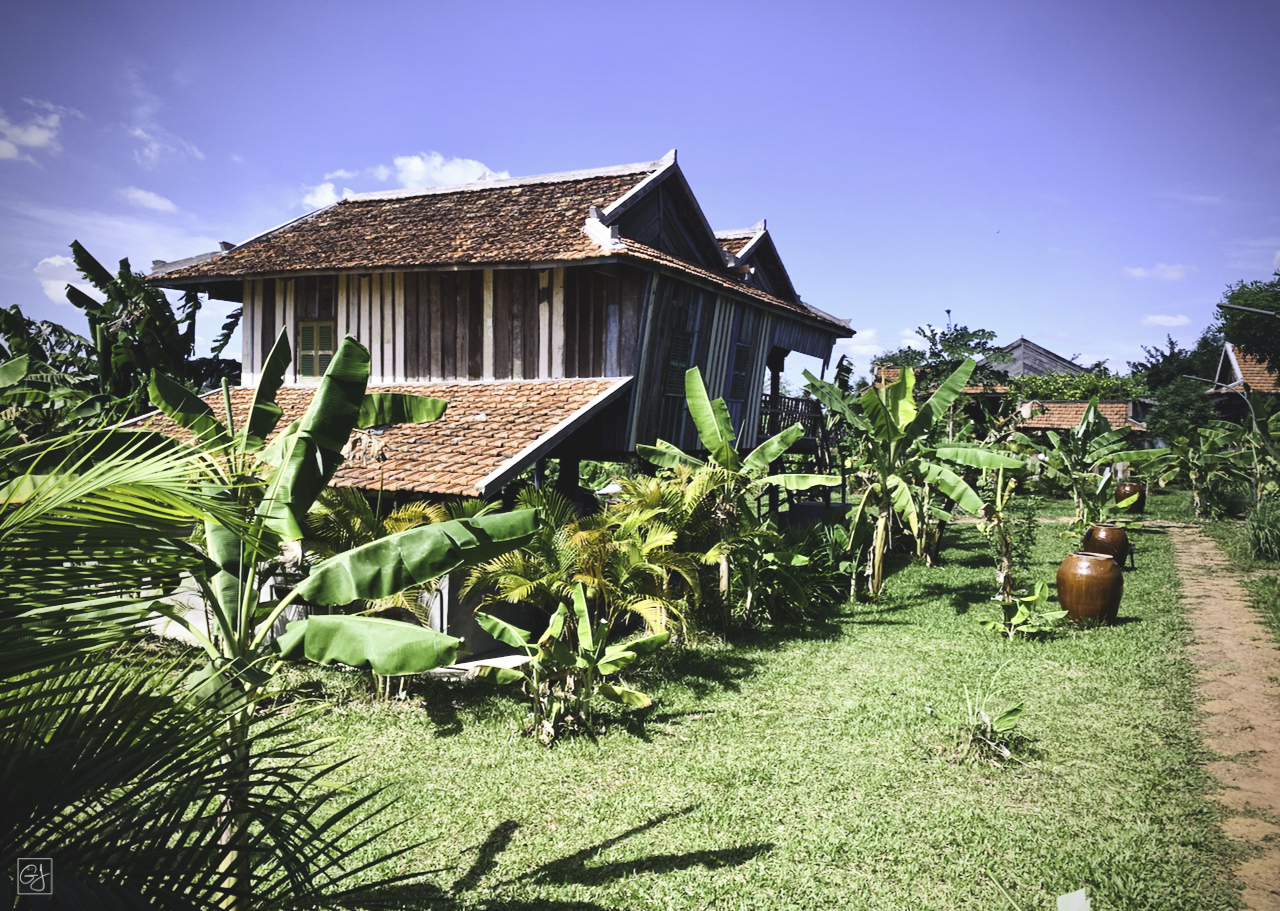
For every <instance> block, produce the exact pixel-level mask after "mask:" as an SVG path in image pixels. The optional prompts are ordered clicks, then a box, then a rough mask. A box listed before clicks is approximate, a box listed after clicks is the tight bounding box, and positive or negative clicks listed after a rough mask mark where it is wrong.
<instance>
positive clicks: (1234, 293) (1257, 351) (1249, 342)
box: [1222, 271, 1280, 373]
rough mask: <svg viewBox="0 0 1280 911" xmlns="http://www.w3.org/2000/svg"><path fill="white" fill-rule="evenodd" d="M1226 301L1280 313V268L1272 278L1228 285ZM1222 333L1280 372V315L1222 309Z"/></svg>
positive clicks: (1241, 348)
mask: <svg viewBox="0 0 1280 911" xmlns="http://www.w3.org/2000/svg"><path fill="white" fill-rule="evenodd" d="M1223 302H1224V303H1228V304H1234V305H1236V306H1239V307H1251V308H1253V309H1255V310H1263V311H1267V312H1268V313H1271V314H1280V271H1277V272H1276V273H1275V276H1274V277H1273V278H1272V279H1271V280H1270V281H1254V282H1243V281H1242V282H1237V283H1236V284H1234V285H1231V286H1230V287H1229V288H1227V291H1226V293H1225V294H1224V295H1223ZM1222 319H1223V333H1224V334H1225V335H1226V337H1227V339H1228V340H1230V341H1231V342H1232V343H1233V344H1235V345H1237V346H1239V348H1240V350H1241V351H1243V352H1244V353H1245V354H1248V355H1252V356H1253V357H1256V358H1258V359H1260V360H1262V361H1263V362H1265V363H1266V364H1267V369H1268V370H1269V371H1270V372H1271V373H1276V372H1280V316H1276V315H1272V316H1268V315H1266V314H1265V313H1246V312H1243V311H1240V310H1223V311H1222Z"/></svg>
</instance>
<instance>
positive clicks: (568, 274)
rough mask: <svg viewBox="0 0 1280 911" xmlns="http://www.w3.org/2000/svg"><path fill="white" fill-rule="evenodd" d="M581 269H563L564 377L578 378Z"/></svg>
mask: <svg viewBox="0 0 1280 911" xmlns="http://www.w3.org/2000/svg"><path fill="white" fill-rule="evenodd" d="M581 275H582V269H581V267H579V268H571V269H565V274H564V323H563V325H564V375H565V376H578V375H579V374H578V322H579V319H578V285H579V284H580V283H581V282H580V277H581Z"/></svg>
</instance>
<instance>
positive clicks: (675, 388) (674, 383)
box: [664, 329, 693, 395]
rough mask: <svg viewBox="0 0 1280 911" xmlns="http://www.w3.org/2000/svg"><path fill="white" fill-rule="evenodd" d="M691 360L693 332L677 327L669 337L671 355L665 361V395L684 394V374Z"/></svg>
mask: <svg viewBox="0 0 1280 911" xmlns="http://www.w3.org/2000/svg"><path fill="white" fill-rule="evenodd" d="M692 360H693V333H692V332H689V331H687V330H684V329H677V330H676V331H675V333H674V334H673V335H672V338H671V357H670V360H668V361H667V381H666V388H665V390H664V391H665V394H666V395H684V375H685V372H686V371H687V370H688V369H689V366H690V364H691V363H692Z"/></svg>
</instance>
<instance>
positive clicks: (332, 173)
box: [324, 168, 360, 180]
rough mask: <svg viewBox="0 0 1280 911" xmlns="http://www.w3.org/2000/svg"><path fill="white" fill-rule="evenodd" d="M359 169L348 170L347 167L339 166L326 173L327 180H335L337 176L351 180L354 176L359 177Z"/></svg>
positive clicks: (340, 178)
mask: <svg viewBox="0 0 1280 911" xmlns="http://www.w3.org/2000/svg"><path fill="white" fill-rule="evenodd" d="M359 176H360V172H359V171H348V170H347V169H346V168H338V170H336V171H330V172H329V173H328V174H326V175H324V179H325V180H333V179H334V178H335V177H336V178H338V179H339V180H350V179H351V178H353V177H359Z"/></svg>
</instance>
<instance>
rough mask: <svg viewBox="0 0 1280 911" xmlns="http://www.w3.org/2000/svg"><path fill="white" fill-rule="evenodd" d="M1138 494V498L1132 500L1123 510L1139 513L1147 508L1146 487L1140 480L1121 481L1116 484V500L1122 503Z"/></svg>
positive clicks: (1132, 513) (1133, 513)
mask: <svg viewBox="0 0 1280 911" xmlns="http://www.w3.org/2000/svg"><path fill="white" fill-rule="evenodd" d="M1135 493H1136V494H1137V495H1138V499H1136V500H1134V501H1133V503H1132V505H1130V506H1129V508H1128V509H1126V510H1125V512H1127V513H1129V514H1131V515H1135V516H1137V515H1141V514H1142V511H1143V510H1144V509H1146V508H1147V488H1146V487H1145V486H1143V483H1142V482H1141V481H1121V482H1120V483H1118V484H1117V485H1116V502H1117V503H1123V502H1124V501H1125V500H1127V499H1129V498H1130V497H1131V496H1133V495H1134V494H1135Z"/></svg>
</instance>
